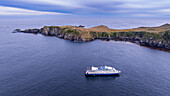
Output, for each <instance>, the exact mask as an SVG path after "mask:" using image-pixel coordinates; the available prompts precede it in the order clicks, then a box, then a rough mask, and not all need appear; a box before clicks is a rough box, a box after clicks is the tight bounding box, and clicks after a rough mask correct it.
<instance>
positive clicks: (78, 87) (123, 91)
mask: <svg viewBox="0 0 170 96" xmlns="http://www.w3.org/2000/svg"><path fill="white" fill-rule="evenodd" d="M164 23H170V19H167V18H163V19H160V18H156V19H154V18H149V19H148V18H147V19H146V18H0V96H170V53H168V52H164V51H159V50H154V49H150V48H146V47H142V46H139V45H136V44H132V43H128V42H117V41H101V40H96V41H93V42H87V43H74V42H71V41H68V40H62V39H58V38H55V37H47V36H43V35H34V34H24V33H12V31H13V30H14V29H16V28H20V29H26V28H41V27H43V26H44V25H80V24H82V25H85V26H86V27H92V26H97V25H101V24H104V25H107V26H109V27H111V28H117V29H124V28H134V27H139V26H159V25H162V24H164ZM101 65H108V66H113V67H115V68H116V69H118V70H120V71H121V72H122V73H121V74H120V75H119V76H108V77H85V76H84V73H85V70H86V68H87V67H89V66H101Z"/></svg>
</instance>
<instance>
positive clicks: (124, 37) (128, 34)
mask: <svg viewBox="0 0 170 96" xmlns="http://www.w3.org/2000/svg"><path fill="white" fill-rule="evenodd" d="M151 29H152V30H151ZM150 30H151V31H150ZM153 30H154V31H153ZM160 30H161V31H160ZM20 32H21V33H32V34H42V35H45V36H55V37H57V38H61V39H64V40H71V41H74V42H90V41H94V40H105V41H110V40H114V41H125V42H131V43H135V44H138V45H140V46H144V47H148V48H151V49H156V50H161V51H166V52H170V24H164V25H162V26H159V27H139V28H134V29H124V30H117V29H111V28H108V27H107V26H104V25H100V26H96V27H92V28H84V26H82V25H80V26H70V25H69V26H44V27H43V28H41V29H26V30H20V29H15V30H14V31H13V33H20Z"/></svg>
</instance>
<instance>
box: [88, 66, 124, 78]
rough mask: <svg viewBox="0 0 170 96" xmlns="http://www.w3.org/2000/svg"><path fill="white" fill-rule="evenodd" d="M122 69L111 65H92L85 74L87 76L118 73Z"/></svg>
mask: <svg viewBox="0 0 170 96" xmlns="http://www.w3.org/2000/svg"><path fill="white" fill-rule="evenodd" d="M120 72H121V71H118V70H116V69H115V68H113V67H110V66H101V67H93V66H92V67H91V68H87V70H86V73H85V75H86V76H99V75H118V74H119V73H120Z"/></svg>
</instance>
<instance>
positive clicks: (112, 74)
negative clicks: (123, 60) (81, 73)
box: [85, 73, 119, 76]
mask: <svg viewBox="0 0 170 96" xmlns="http://www.w3.org/2000/svg"><path fill="white" fill-rule="evenodd" d="M114 75H119V74H118V73H110V74H85V76H114Z"/></svg>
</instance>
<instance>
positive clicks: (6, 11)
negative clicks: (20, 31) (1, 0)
mask: <svg viewBox="0 0 170 96" xmlns="http://www.w3.org/2000/svg"><path fill="white" fill-rule="evenodd" d="M0 9H1V10H0V15H64V14H63V13H57V12H43V11H35V10H28V9H21V8H15V7H5V6H0Z"/></svg>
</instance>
